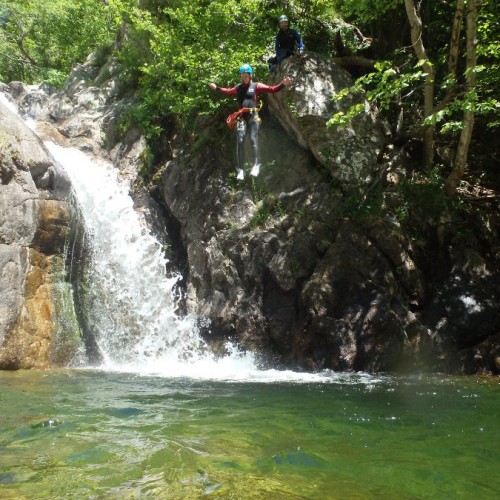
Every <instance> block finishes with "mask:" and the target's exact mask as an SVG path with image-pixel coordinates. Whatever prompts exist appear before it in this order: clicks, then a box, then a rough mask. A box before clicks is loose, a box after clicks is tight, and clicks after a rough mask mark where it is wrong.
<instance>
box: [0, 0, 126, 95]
mask: <svg viewBox="0 0 500 500" xmlns="http://www.w3.org/2000/svg"><path fill="white" fill-rule="evenodd" d="M109 13H110V8H109V6H107V5H106V4H105V3H104V2H102V0H51V1H39V0H38V1H37V0H2V1H1V3H0V14H1V15H0V80H2V81H5V82H8V81H12V80H22V81H24V82H26V83H38V82H41V81H43V80H45V81H48V82H49V83H52V84H54V85H58V86H60V85H61V84H62V82H63V81H64V79H65V77H66V76H67V75H68V74H69V72H70V70H71V66H72V65H73V64H75V63H77V62H83V61H85V59H86V58H87V56H88V54H89V53H90V52H92V51H93V50H95V49H96V48H97V47H99V46H102V45H106V44H109V43H110V42H111V41H112V40H113V38H114V36H115V31H116V29H117V25H116V24H114V23H113V22H112V19H111V18H110V16H109Z"/></svg>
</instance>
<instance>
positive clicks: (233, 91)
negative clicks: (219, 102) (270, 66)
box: [208, 64, 292, 180]
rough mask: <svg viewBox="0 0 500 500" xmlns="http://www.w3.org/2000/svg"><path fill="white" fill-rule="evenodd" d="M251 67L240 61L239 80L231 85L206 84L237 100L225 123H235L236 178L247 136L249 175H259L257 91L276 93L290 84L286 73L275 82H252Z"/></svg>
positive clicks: (242, 164)
mask: <svg viewBox="0 0 500 500" xmlns="http://www.w3.org/2000/svg"><path fill="white" fill-rule="evenodd" d="M252 75H253V69H252V67H251V66H249V65H248V64H243V65H242V66H241V67H240V78H241V83H239V84H238V85H235V86H234V87H232V88H224V87H219V86H218V85H216V84H215V83H209V85H208V86H209V87H210V88H211V89H213V90H218V91H219V92H220V93H222V94H224V95H234V96H236V98H237V99H238V104H239V105H240V109H239V110H238V111H237V112H236V113H233V114H232V115H230V116H229V117H228V118H227V120H226V122H227V124H228V126H229V127H231V128H232V127H233V126H234V125H236V138H237V147H236V153H237V158H238V175H237V179H239V180H242V179H244V178H245V172H244V170H243V166H244V164H245V138H246V136H247V133H248V135H249V136H250V144H251V146H252V153H253V167H252V171H251V172H250V174H251V175H253V176H257V175H259V169H260V165H259V123H260V118H259V109H260V107H257V99H258V96H259V93H261V92H262V93H272V94H273V93H275V92H279V91H280V90H281V89H282V88H283V87H285V86H289V85H290V84H291V83H292V80H291V78H290V77H288V76H286V77H285V78H284V79H283V81H282V82H280V83H278V84H277V85H265V84H263V83H258V82H253V81H252Z"/></svg>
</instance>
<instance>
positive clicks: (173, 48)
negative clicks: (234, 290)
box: [0, 0, 500, 164]
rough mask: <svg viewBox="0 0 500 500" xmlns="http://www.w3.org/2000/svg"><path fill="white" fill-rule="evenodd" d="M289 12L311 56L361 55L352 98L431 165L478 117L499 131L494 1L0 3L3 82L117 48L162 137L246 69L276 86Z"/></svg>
mask: <svg viewBox="0 0 500 500" xmlns="http://www.w3.org/2000/svg"><path fill="white" fill-rule="evenodd" d="M472 7H473V13H472V11H470V9H471V8H472ZM283 13H285V14H287V16H288V17H289V19H290V24H291V26H292V27H294V28H297V29H298V31H299V32H300V33H301V35H302V38H303V40H304V42H305V45H306V49H308V50H312V51H315V52H319V53H321V54H323V55H326V56H328V57H334V58H335V60H336V61H337V62H340V63H341V61H342V58H343V57H344V56H346V55H351V56H352V55H353V54H354V55H356V56H359V57H357V59H356V58H355V60H354V64H359V65H360V67H361V74H362V76H361V78H360V79H359V80H358V81H357V83H356V84H355V86H354V87H353V88H352V89H349V90H347V91H346V92H348V91H363V92H365V93H366V95H367V97H368V99H370V100H372V101H373V102H374V104H377V105H378V106H379V107H381V108H382V111H383V112H384V113H387V114H388V116H389V118H390V121H391V122H392V123H394V124H398V125H397V126H396V125H395V129H396V130H395V131H396V133H397V134H401V133H403V134H406V135H407V136H415V137H424V143H425V144H426V146H427V147H426V152H425V155H424V161H425V163H426V164H430V163H432V161H433V156H434V151H435V148H434V146H435V142H436V141H438V142H439V143H443V142H444V143H449V144H451V145H453V147H456V145H457V144H458V142H459V136H460V134H461V133H462V130H463V129H464V128H465V127H466V124H467V123H469V124H472V121H471V119H472V120H473V118H474V117H476V118H477V117H482V118H481V122H480V124H479V125H480V127H481V129H482V130H491V128H494V127H498V125H499V113H498V111H499V109H500V108H499V101H500V96H499V92H500V91H499V89H500V70H499V58H500V42H499V40H500V36H499V35H500V21H499V19H500V17H499V15H498V14H499V7H498V2H487V1H484V0H457V1H449V0H443V1H440V2H435V1H432V0H422V1H421V2H418V3H417V2H414V1H413V0H304V1H300V2H299V1H297V0H289V1H285V0H212V1H207V0H189V1H187V0H50V1H49V0H45V1H40V0H0V80H2V81H5V82H8V81H11V80H22V81H25V82H26V83H38V82H41V81H44V80H45V81H48V82H50V83H53V84H62V83H63V82H64V79H65V78H66V76H67V75H68V74H69V72H70V70H71V66H72V65H73V64H75V63H78V62H83V61H84V60H85V59H86V57H87V55H88V54H89V53H90V52H92V51H96V50H98V49H103V48H104V49H107V50H108V52H109V53H112V54H113V55H114V57H116V58H117V59H118V60H119V61H120V62H121V64H122V75H121V76H122V78H123V79H126V80H127V81H129V82H130V85H134V86H135V90H136V92H137V96H138V97H139V104H138V106H137V107H136V109H135V111H134V116H133V120H134V123H137V124H139V125H140V126H142V128H143V130H144V131H145V133H146V134H147V136H148V137H149V138H152V137H154V136H158V135H159V134H160V133H161V131H162V122H163V121H164V118H165V117H166V116H171V115H175V116H177V117H178V118H180V119H185V120H186V121H189V119H190V118H192V117H193V116H195V115H199V114H211V113H213V112H214V111H215V110H216V109H217V107H219V106H223V105H224V104H223V101H222V100H217V99H212V98H211V97H210V94H209V91H208V89H207V83H209V82H210V81H215V82H217V83H218V84H220V85H224V86H229V85H232V84H234V83H236V82H237V81H238V72H237V71H238V68H239V66H240V65H241V64H243V63H248V64H250V65H252V66H253V67H254V69H255V73H256V79H257V80H265V79H266V78H267V74H268V69H267V62H266V61H267V59H268V58H269V57H270V56H272V55H273V46H274V37H275V34H276V32H277V29H278V28H277V19H278V17H279V15H281V14H283ZM466 19H469V21H467V23H468V24H467V23H466ZM472 21H474V23H473V24H470V22H472ZM466 24H467V26H466ZM471 37H472V38H471ZM472 51H473V52H474V57H473V58H471V55H472V54H471V53H472ZM363 61H365V62H366V61H368V62H367V64H365V65H363ZM353 74H355V73H353ZM357 76H359V74H358V75H357ZM337 98H342V93H341V94H340V95H339V96H338V97H337ZM356 112H357V110H356V109H353V110H351V113H348V114H346V115H337V116H335V117H333V119H332V122H333V123H337V124H341V123H346V122H348V121H349V119H350V118H351V117H352V116H354V115H355V113H356ZM464 113H465V114H464ZM467 113H468V114H467Z"/></svg>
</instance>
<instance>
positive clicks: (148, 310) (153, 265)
mask: <svg viewBox="0 0 500 500" xmlns="http://www.w3.org/2000/svg"><path fill="white" fill-rule="evenodd" d="M45 144H46V146H47V148H48V149H49V151H50V152H51V153H52V155H53V156H54V158H55V159H56V160H57V161H58V162H59V163H60V164H61V165H62V166H63V168H64V169H65V170H66V172H67V174H68V176H69V177H70V179H71V182H72V184H73V188H74V190H75V194H76V197H77V199H78V201H79V204H80V207H81V210H82V213H83V217H84V219H85V224H86V226H87V229H88V231H89V238H90V241H91V248H92V256H91V262H92V264H91V271H90V280H89V281H90V286H91V290H90V293H91V295H92V298H93V300H92V301H91V303H92V306H91V309H90V310H88V311H86V315H87V318H88V323H89V324H90V325H91V328H92V332H93V334H94V336H95V339H96V342H97V345H98V347H99V349H100V351H101V355H102V357H103V359H104V364H103V366H102V367H101V368H105V369H107V370H126V371H133V372H139V373H148V374H152V373H154V374H158V375H163V376H169V377H190V378H201V379H219V380H240V381H252V380H253V381H265V382H270V381H276V380H287V381H292V380H293V381H298V382H305V381H313V380H314V381H328V380H331V377H332V373H331V372H329V371H326V372H323V373H321V374H305V373H295V372H292V371H288V370H287V371H278V370H265V371H261V370H258V368H257V367H256V363H255V359H254V356H253V355H251V354H249V353H242V352H240V351H239V350H238V349H237V348H236V347H235V346H233V345H231V344H227V345H226V349H227V351H228V354H227V355H226V356H225V357H222V358H220V357H219V358H215V357H214V356H213V355H212V354H211V353H210V351H209V349H208V348H207V346H206V344H205V342H204V341H203V340H202V339H201V337H200V336H199V331H198V328H197V325H196V318H194V317H193V316H189V315H188V316H185V317H180V316H179V315H178V314H177V313H176V308H177V303H176V297H175V294H174V292H173V289H174V286H175V284H176V283H177V281H178V279H179V277H168V276H167V275H166V270H165V268H166V260H165V257H164V255H163V252H162V249H161V245H160V243H159V242H158V241H157V240H156V238H155V237H154V236H153V235H152V234H151V233H150V231H149V230H148V228H147V226H146V223H145V221H144V219H143V217H142V215H141V214H140V213H138V212H137V211H136V210H135V209H134V207H133V201H132V198H131V197H130V195H129V185H128V183H126V182H124V181H121V180H120V179H119V175H118V172H117V171H116V169H115V168H113V166H112V165H111V164H106V163H104V162H100V163H98V162H96V161H95V160H91V159H90V158H89V157H88V156H87V155H85V154H84V153H82V152H81V151H79V150H76V149H68V148H63V147H61V146H58V145H56V144H54V143H52V142H46V143H45Z"/></svg>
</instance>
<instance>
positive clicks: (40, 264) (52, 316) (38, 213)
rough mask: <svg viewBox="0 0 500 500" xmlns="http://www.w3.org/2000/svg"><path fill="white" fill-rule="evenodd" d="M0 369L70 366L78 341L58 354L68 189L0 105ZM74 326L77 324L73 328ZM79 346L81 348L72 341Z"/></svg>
mask: <svg viewBox="0 0 500 500" xmlns="http://www.w3.org/2000/svg"><path fill="white" fill-rule="evenodd" d="M0 179H1V184H0V268H1V274H0V297H1V300H0V368H3V369H16V368H47V367H50V366H54V365H65V364H67V363H68V362H69V361H70V359H71V357H72V355H73V354H74V352H75V349H76V347H77V345H75V342H73V343H67V346H66V347H67V348H66V350H65V351H64V352H61V351H60V350H59V351H58V352H57V355H56V351H57V348H56V343H55V340H56V337H58V336H61V335H62V336H66V337H72V338H73V340H74V341H75V340H76V339H75V336H76V338H78V336H79V332H78V328H76V332H75V331H74V328H73V330H72V331H67V332H61V331H60V329H59V326H60V325H59V324H58V321H57V318H58V316H59V315H61V312H60V308H59V306H60V302H61V301H62V300H63V298H64V295H68V296H71V285H70V284H69V283H67V281H66V276H65V245H66V243H67V236H68V233H69V223H70V210H69V206H68V203H67V197H68V194H69V192H70V183H69V181H68V179H67V177H66V175H65V174H64V172H62V171H61V170H60V169H59V168H58V166H57V165H56V164H54V162H53V160H52V159H51V158H50V156H49V155H48V153H47V151H46V149H45V148H44V146H43V144H42V142H41V141H40V139H38V137H37V136H36V135H35V134H34V133H33V132H32V131H31V130H30V129H29V128H28V127H27V126H26V125H25V124H24V123H23V122H22V121H21V120H20V119H19V118H18V117H17V116H16V115H14V114H13V113H12V112H11V111H10V110H9V109H8V108H7V107H6V106H5V105H4V104H2V103H0ZM72 326H73V327H75V324H73V325H72ZM76 342H78V341H77V340H76Z"/></svg>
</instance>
